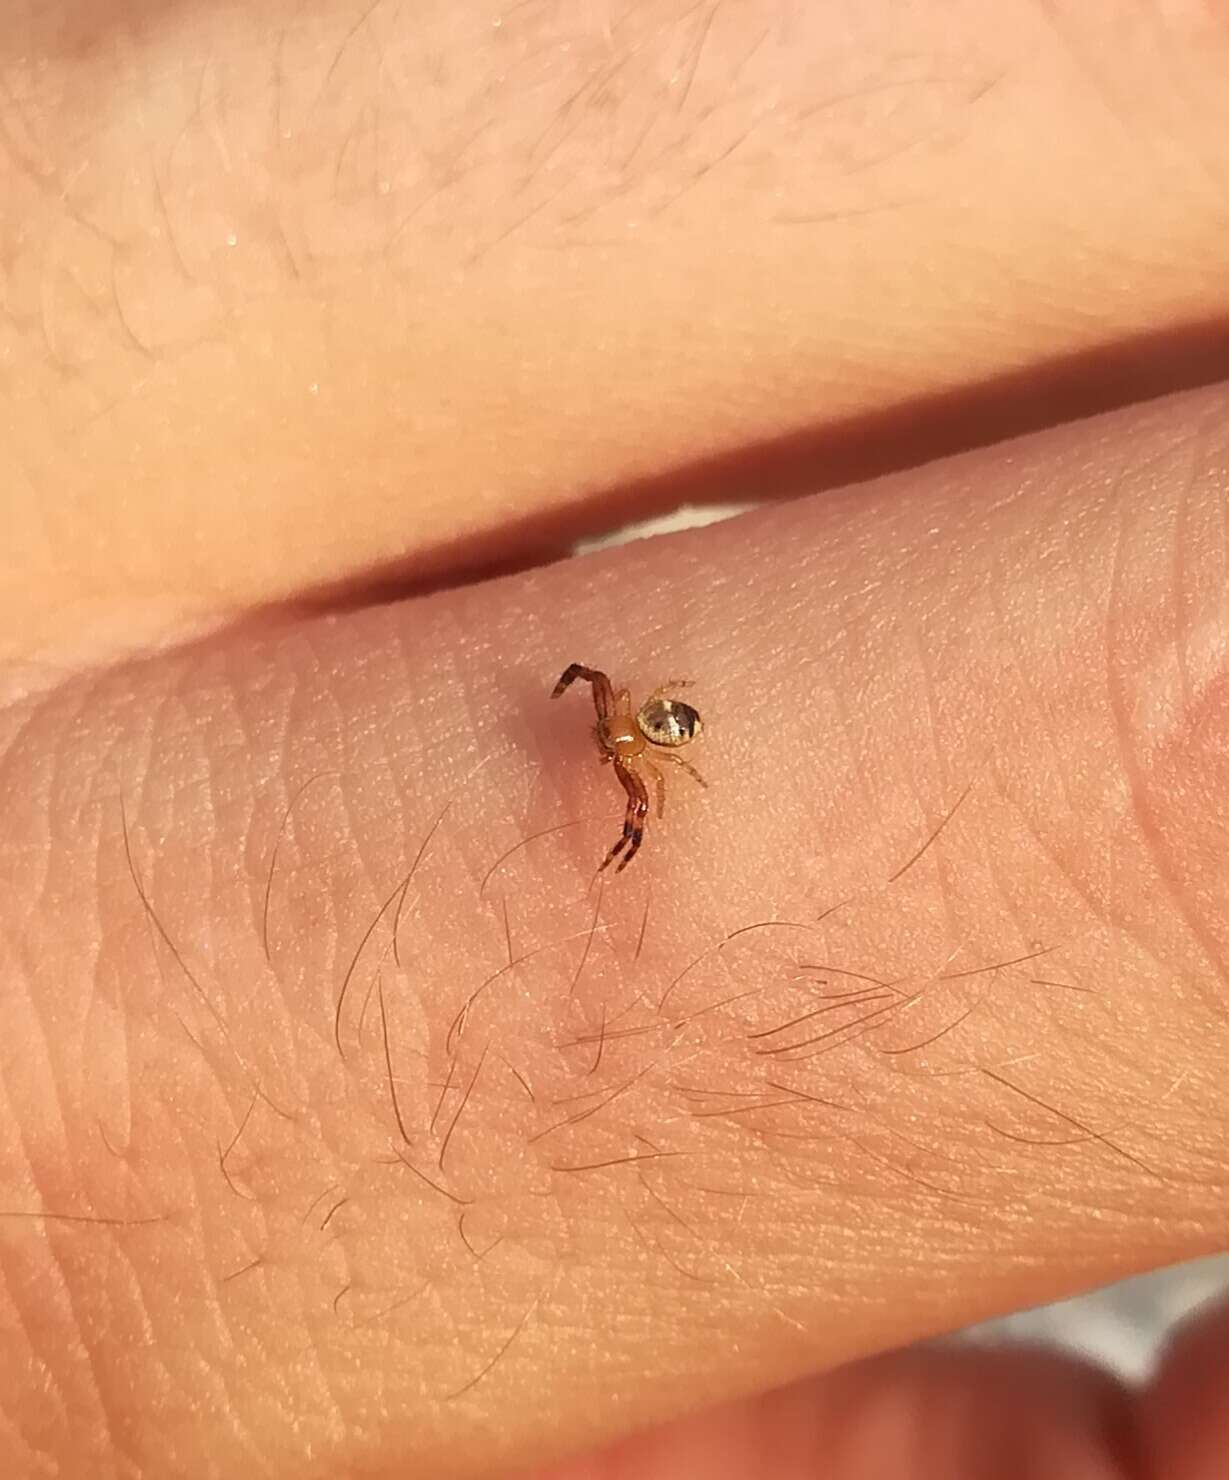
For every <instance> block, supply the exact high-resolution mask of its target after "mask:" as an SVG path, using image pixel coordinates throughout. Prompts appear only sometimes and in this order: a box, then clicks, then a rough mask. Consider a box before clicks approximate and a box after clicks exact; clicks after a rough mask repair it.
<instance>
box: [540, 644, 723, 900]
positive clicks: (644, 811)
mask: <svg viewBox="0 0 1229 1480" xmlns="http://www.w3.org/2000/svg"><path fill="white" fill-rule="evenodd" d="M578 678H583V679H584V680H585V682H586V683H588V684H591V685H592V686H593V707H594V709H596V710H597V724H596V725H595V726H594V727H593V734H594V737H595V738H596V740H597V744H598V749H599V750H600V751H601V753H602V760H603V761H606V762H609V763H610V764H612V765H613V766H614V768H615V775H616V776H617V777H618V778H619V783H620V785H621V786H622V787H623V790H624V791H625V792H626V793H627V815H626V816H625V817H624V819H623V836H622V837H621V838H619V839H618V841H617V842H616V843H615V844H614V846H613V847H612V848H611V850H610V852H609V853H607V855H606V857H605V858H604V859H603V860H602V864H601V867H600V868H599V869H598V872H599V873H600V872H601V870H602V869H604V868H606V867H607V865H609V864H611V863H613V862H614V860H615V859H616V858H618V857H619V854H620V853H622V852H623V850H624V848H626V849H627V852H626V853H625V854H624V856H623V858H622V859H621V860H620V862H619V866H618V868H617V869H616V870H615V872H616V873H622V871H623V870H624V869H625V868H626V867H627V865H628V864H629V863H630V862H631V861H632V859H633V858H635V856H636V854H637V853H638V852H639V851H640V843H641V840H642V839H643V837H644V820H645V818H646V817H647V816H648V812H649V793H648V788H647V787H646V786H645V784H644V777H643V776H642V775H641V774H640V767H641V766H642V765H643V766H646V767H647V768H648V770H649V771H650V772H651V773H652V775H653V779H654V781H655V783H656V787H657V815H658V817H661V816H662V815H663V813H664V812H665V809H666V778H665V776H663V775H662V773H661V771H660V770H659V769H658V766H657V762H658V761H659V760H661V761H672V762H673V763H674V764H675V765H676V766H682V768H683V770H684V771H686V772H687V774H688V775H689V776H690V777H691V778H692V779H693V780H694V781H698V782H699V783H700V785H701V786H707V785H708V782H707V781H705V779H704V777H703V776H701V775H700V773H699V771H697V770H696V768H695V767H694V766H693V765H692V764H691V762H690V761H685V760H684V759H683V758H682V756H681V755H675V754H674V753H673V752H674V751H675V750H677V749H678V747H679V746H680V745H686V744H687V743H688V742H689V741H691V740H694V739H695V738H696V736H697V735H698V734H699V733H700V715H699V713H698V711H696V710H695V709H693V708H692V707H691V705H690V704H684V703H683V701H682V700H681V699H669V698H666V697H665V696H666V693H667V691H668V690H670V689H680V688H687V687H688V686H689V685H688V681H687V680H686V679H672V680H671V681H670V682H669V683H664V684H661V685H660V686H659V687H658V688H655V689H654V690H653V692H652V693H651V694H650V695H649V697H648V698H647V699H646V700H645V701H644V703H643V704H642V705H641V706H640V708H639V709H637V710H636V711H635V713H633V712H632V698H631V694H630V693H629V692H628V691H627V689H619V690H618V691H617V692H616V690H615V689H614V687H613V685H612V684H611V682H610V680H609V678H607V677H606V675H605V674H604V673H603V672H602V671H601V670H600V669H598V668H586V667H585V665H584V664H583V663H569V664H568V666H567V667H566V668H565V669H564V670H563V673H562V674H561V675H560V678H559V682H558V683H557V684H556V685H555V687H554V691H553V692H552V694H551V698H552V699H557V698H558V697H559V695H560V694H562V693H563V691H564V689H566V688H567V687H568V685H569V684H571V683H574V682H575V681H576V680H577V679H578Z"/></svg>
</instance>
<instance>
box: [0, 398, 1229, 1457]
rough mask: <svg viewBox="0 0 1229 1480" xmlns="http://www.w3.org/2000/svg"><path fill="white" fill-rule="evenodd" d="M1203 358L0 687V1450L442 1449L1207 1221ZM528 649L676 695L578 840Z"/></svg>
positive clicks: (1066, 1283)
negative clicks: (1179, 387) (597, 542)
mask: <svg viewBox="0 0 1229 1480" xmlns="http://www.w3.org/2000/svg"><path fill="white" fill-rule="evenodd" d="M1225 409H1226V401H1225V395H1224V393H1223V392H1218V393H1209V394H1205V395H1202V396H1194V397H1187V398H1182V399H1179V400H1176V401H1171V402H1167V403H1164V404H1158V405H1154V406H1151V407H1148V408H1145V409H1141V410H1138V411H1136V412H1134V413H1132V414H1130V415H1122V416H1118V417H1115V418H1112V419H1109V420H1107V421H1103V422H1097V423H1093V424H1088V425H1084V426H1080V427H1077V428H1069V429H1065V430H1062V431H1057V432H1053V433H1050V434H1047V435H1046V436H1044V437H1040V438H1036V439H1033V440H1030V441H1028V442H1024V443H1018V444H1013V445H1011V446H1009V447H1006V448H1004V449H1000V450H998V451H995V452H986V453H982V454H978V455H977V456H973V457H969V458H967V459H961V460H957V461H954V462H952V463H949V464H945V465H935V466H932V467H930V468H928V469H925V470H922V471H919V472H918V473H917V474H916V475H913V476H911V477H910V478H909V479H908V480H899V479H898V480H892V481H888V482H886V483H884V484H881V485H876V486H873V487H863V488H859V489H858V490H857V491H856V492H854V493H851V494H849V495H841V496H839V497H830V498H825V499H813V500H808V501H804V502H799V503H797V504H793V505H783V506H780V507H778V508H775V509H772V510H770V511H766V512H765V513H763V514H761V515H758V516H756V517H754V518H750V519H747V520H744V521H736V522H735V523H733V524H728V525H722V526H717V527H715V528H712V529H709V530H704V531H698V532H695V533H693V534H690V535H688V536H685V537H681V538H675V539H668V540H662V541H658V542H651V543H649V544H647V545H645V546H644V547H642V548H640V549H637V550H626V549H625V550H618V551H612V552H609V553H607V554H605V555H603V556H600V557H596V558H593V559H590V560H585V561H575V562H568V563H565V564H562V565H560V566H557V567H554V568H551V569H549V570H543V571H539V572H535V573H533V574H530V575H527V576H523V577H519V578H516V579H512V580H506V581H500V582H495V583H491V584H490V585H485V586H481V587H475V588H473V589H470V590H461V591H451V592H446V593H440V594H438V595H436V596H433V597H431V598H428V599H425V600H422V601H419V602H414V603H409V604H405V605H400V606H391V607H387V608H379V609H373V610H369V611H365V612H356V613H350V614H348V615H346V616H345V617H335V618H333V619H329V620H325V619H319V620H316V621H303V622H299V623H294V624H287V625H286V626H284V627H283V628H281V629H279V630H277V631H275V632H271V633H266V634H265V635H263V636H261V635H258V634H252V633H248V634H244V633H240V632H231V633H229V634H227V635H226V636H225V638H218V639H217V640H215V641H214V642H213V643H210V644H206V645H202V646H201V647H198V648H196V649H191V650H184V651H182V652H179V653H176V654H173V655H166V656H164V657H162V658H160V659H158V660H156V661H150V662H147V663H145V664H141V665H131V666H127V667H124V668H117V669H115V670H112V671H109V672H106V673H100V674H98V675H95V676H93V677H92V678H89V679H84V678H83V679H81V680H80V681H79V682H78V683H76V684H75V685H69V686H66V687H65V688H64V689H63V690H61V691H58V692H57V693H55V694H52V695H48V696H46V697H45V698H43V699H42V700H39V701H33V700H32V701H28V702H26V703H25V704H23V705H20V706H14V707H12V708H10V709H9V710H7V711H4V712H2V713H0V803H2V808H3V815H4V818H5V826H4V828H3V829H0V883H2V887H0V979H2V980H3V982H4V984H5V990H4V992H3V993H2V994H0V1043H3V1044H5V1045H7V1048H6V1052H5V1055H4V1057H3V1059H2V1060H0V1066H2V1072H3V1089H4V1092H5V1096H6V1105H5V1113H4V1115H3V1116H0V1136H3V1137H4V1141H3V1144H2V1146H0V1165H3V1166H4V1167H6V1168H7V1169H9V1170H8V1177H9V1180H8V1184H7V1187H6V1191H5V1201H4V1203H3V1205H0V1211H5V1212H6V1213H7V1214H9V1216H8V1217H6V1218H4V1219H0V1238H2V1239H3V1240H4V1243H3V1250H4V1257H5V1259H6V1261H7V1263H6V1266H5V1267H6V1272H7V1274H8V1276H9V1278H8V1279H7V1280H6V1282H5V1286H4V1289H5V1291H6V1296H7V1299H8V1300H9V1301H10V1302H11V1307H10V1309H9V1310H8V1311H7V1313H6V1319H5V1322H4V1324H3V1327H2V1328H0V1329H3V1330H4V1331H5V1332H7V1333H8V1335H7V1337H6V1338H5V1339H6V1343H7V1344H6V1345H5V1346H4V1347H3V1348H2V1349H0V1356H2V1357H3V1360H4V1361H5V1364H6V1365H5V1367H4V1370H3V1371H2V1372H0V1393H3V1394H5V1395H6V1401H7V1403H8V1416H9V1422H10V1431H11V1432H12V1433H13V1434H15V1435H17V1436H19V1437H20V1439H21V1442H22V1444H24V1445H25V1446H26V1449H25V1450H23V1451H22V1452H23V1453H25V1454H28V1455H37V1456H38V1459H37V1464H38V1466H39V1467H41V1469H42V1470H44V1471H45V1470H46V1469H48V1468H53V1467H55V1465H58V1467H59V1468H60V1470H61V1471H62V1472H64V1473H83V1472H86V1473H88V1472H89V1470H90V1469H91V1468H97V1466H95V1465H94V1464H93V1461H92V1458H91V1456H93V1455H94V1454H96V1453H103V1452H106V1451H107V1450H108V1446H110V1445H115V1446H120V1445H122V1446H123V1447H124V1449H125V1461H124V1462H125V1463H126V1464H130V1467H134V1468H135V1467H138V1463H143V1464H145V1466H146V1468H148V1469H151V1470H153V1471H155V1472H161V1473H165V1471H166V1469H167V1468H168V1466H167V1462H166V1456H167V1454H168V1453H169V1452H171V1450H172V1449H175V1452H176V1453H179V1452H182V1453H184V1454H188V1455H189V1456H190V1457H196V1456H200V1455H208V1456H210V1463H212V1464H215V1465H216V1466H219V1467H221V1468H225V1469H228V1470H230V1471H236V1470H238V1469H240V1468H242V1467H246V1468H250V1467H251V1465H252V1455H253V1454H257V1455H258V1456H260V1457H261V1458H262V1461H263V1463H264V1467H265V1468H266V1469H267V1470H269V1471H271V1472H275V1473H286V1472H287V1471H292V1470H294V1469H296V1468H302V1466H303V1463H305V1462H306V1461H305V1460H304V1456H305V1454H306V1453H307V1452H308V1451H310V1452H311V1453H312V1454H313V1455H314V1456H316V1458H315V1460H313V1462H314V1463H318V1464H319V1465H322V1466H325V1467H328V1468H331V1469H332V1470H333V1471H334V1472H343V1473H344V1472H345V1470H346V1469H347V1468H350V1469H355V1468H358V1469H364V1470H366V1471H367V1472H369V1473H372V1474H380V1473H389V1474H394V1473H404V1472H405V1471H407V1470H408V1471H411V1472H419V1473H422V1472H426V1473H436V1474H442V1475H447V1474H456V1475H466V1474H483V1475H488V1474H491V1473H498V1471H499V1469H500V1467H501V1466H503V1467H505V1468H510V1467H512V1466H514V1465H518V1464H519V1465H524V1464H526V1463H529V1462H531V1461H537V1462H544V1461H545V1460H546V1459H547V1458H549V1457H551V1456H552V1455H555V1454H558V1455H563V1454H566V1453H574V1452H576V1451H577V1450H578V1449H581V1448H583V1447H585V1446H587V1445H589V1446H591V1445H595V1444H598V1443H600V1442H602V1441H603V1440H608V1439H611V1438H614V1437H616V1436H617V1435H618V1434H620V1433H622V1432H624V1431H626V1430H627V1429H628V1428H631V1427H644V1426H646V1425H648V1424H650V1423H652V1422H654V1421H664V1420H667V1419H670V1418H674V1417H677V1416H679V1415H680V1414H682V1413H685V1412H694V1411H696V1410H697V1409H699V1408H701V1407H703V1406H704V1405H705V1404H712V1403H715V1402H719V1401H722V1400H726V1399H732V1398H736V1397H738V1396H740V1395H744V1394H746V1393H748V1392H752V1391H759V1390H761V1389H762V1388H763V1387H764V1386H765V1385H766V1384H770V1385H776V1384H784V1383H787V1382H789V1381H791V1380H794V1379H796V1378H798V1377H799V1376H802V1375H805V1374H807V1373H811V1372H814V1371H817V1370H820V1369H822V1368H826V1367H832V1366H836V1365H839V1364H841V1363H845V1362H848V1361H850V1360H852V1359H854V1358H857V1357H859V1356H863V1355H867V1354H869V1353H872V1352H875V1351H880V1350H884V1349H887V1348H891V1347H894V1346H897V1345H900V1344H903V1343H905V1342H909V1341H912V1340H914V1339H916V1338H919V1337H921V1336H924V1335H927V1334H931V1333H934V1332H936V1331H939V1330H946V1329H950V1328H952V1327H954V1326H959V1325H961V1324H964V1323H965V1322H967V1321H970V1320H974V1319H977V1318H979V1317H982V1316H986V1315H989V1314H992V1313H994V1312H998V1311H1003V1310H1006V1309H1012V1308H1018V1307H1020V1306H1024V1305H1029V1304H1033V1303H1036V1302H1038V1301H1042V1300H1045V1299H1047V1298H1052V1297H1054V1296H1057V1295H1060V1294H1063V1293H1068V1292H1071V1291H1073V1290H1075V1289H1077V1288H1080V1287H1084V1286H1087V1285H1091V1284H1098V1283H1103V1282H1105V1281H1107V1280H1110V1279H1113V1278H1114V1277H1116V1276H1119V1275H1122V1274H1126V1273H1128V1272H1131V1271H1133V1270H1137V1269H1140V1268H1145V1267H1150V1266H1154V1265H1157V1264H1160V1263H1166V1262H1170V1261H1173V1260H1175V1259H1179V1258H1182V1257H1184V1256H1193V1255H1196V1254H1199V1253H1203V1252H1208V1251H1210V1250H1212V1249H1216V1248H1220V1247H1223V1246H1224V1243H1225V1239H1226V1234H1227V1228H1226V1207H1227V1206H1229V1202H1227V1200H1226V1197H1225V1182H1226V1166H1225V1148H1224V1139H1223V1137H1221V1136H1220V1135H1219V1134H1218V1131H1217V1128H1218V1127H1219V1126H1221V1125H1223V1124H1224V1123H1225V1120H1226V1117H1227V1114H1229V1105H1227V1103H1226V1094H1227V1087H1226V1079H1225V1075H1224V1072H1223V1065H1224V1062H1225V1060H1226V1050H1227V1048H1229V1044H1227V1043H1226V1018H1225V1010H1224V991H1223V981H1224V975H1225V972H1224V961H1225V959H1226V953H1227V952H1229V938H1227V931H1229V926H1227V924H1226V921H1227V920H1229V908H1227V907H1226V906H1227V904H1229V901H1227V900H1226V894H1225V878H1226V875H1225V870H1224V866H1223V860H1224V849H1225V820H1224V805H1223V798H1224V797H1225V795H1227V794H1229V775H1226V774H1225V764H1226V763H1225V755H1226V745H1225V743H1224V730H1225V723H1226V714H1227V713H1229V706H1227V705H1226V703H1225V693H1226V691H1227V690H1226V672H1227V671H1229V659H1227V658H1226V651H1225V638H1224V634H1225V631H1226V625H1227V623H1226V611H1225V601H1226V596H1225V593H1226V590H1227V589H1229V585H1227V582H1226V571H1225V558H1226V557H1225V546H1224V525H1223V487H1222V484H1223V479H1222V478H1221V476H1220V469H1221V466H1222V464H1223V462H1224V458H1225V437H1224V427H1225V425H1226V418H1225ZM663 593H669V596H670V599H669V601H663ZM572 661H579V662H584V663H588V664H596V665H599V666H601V667H602V668H603V669H604V670H605V671H607V672H608V673H609V675H610V676H611V677H612V679H613V680H614V681H615V682H616V683H618V684H623V683H626V684H628V685H629V686H631V687H632V689H633V691H634V695H639V694H642V693H646V692H648V691H650V690H651V689H652V688H653V686H654V684H655V683H657V682H659V681H660V678H661V676H662V675H663V674H668V673H670V672H686V673H687V674H688V675H689V676H693V677H695V679H696V680H697V683H696V687H695V689H694V690H692V691H689V692H690V693H691V694H692V697H693V699H694V702H695V706H696V708H697V710H698V711H699V712H700V713H701V715H702V717H703V721H704V726H703V730H702V733H701V735H700V738H699V739H698V740H696V742H695V747H696V748H695V760H696V762H697V763H698V765H699V766H700V768H701V769H702V772H703V774H704V775H705V777H706V779H707V780H708V781H709V783H710V786H709V788H708V789H707V790H701V789H700V788H697V787H694V786H692V785H691V784H690V781H689V778H686V777H683V778H678V780H679V785H678V787H677V789H676V790H675V792H674V794H673V797H672V798H671V803H672V804H671V806H670V807H669V808H668V810H667V818H666V821H665V822H664V823H663V824H661V825H660V826H656V827H655V826H654V825H653V821H652V819H650V821H649V826H648V830H647V831H646V834H645V842H644V847H643V848H642V849H641V851H640V853H639V854H638V855H637V857H636V859H635V861H634V863H633V865H632V866H631V867H629V868H628V869H627V870H626V871H625V872H624V873H622V874H618V875H611V874H609V873H608V874H607V875H606V876H605V883H604V887H603V888H601V889H592V888H591V887H590V885H591V881H592V877H593V871H594V869H595V867H596V864H597V863H598V862H599V860H600V859H601V857H602V855H603V853H604V851H605V849H606V848H607V846H608V845H609V841H610V836H611V832H612V830H613V827H614V824H612V821H611V816H610V814H611V813H612V812H613V811H615V809H616V807H617V806H618V805H619V804H621V803H622V800H623V797H622V793H621V791H620V790H619V788H618V786H617V784H616V778H615V777H614V776H613V775H612V773H611V770H610V768H609V767H606V768H603V767H602V766H600V765H599V764H598V763H597V761H596V759H595V756H594V748H593V744H592V736H591V734H590V725H591V718H590V716H589V714H588V712H587V706H586V705H585V704H584V703H582V702H581V701H580V699H579V698H578V699H577V702H576V703H575V704H569V703H567V702H565V700H563V699H560V700H552V699H551V698H550V688H551V684H552V683H553V682H554V680H555V677H556V676H557V675H558V674H559V673H560V671H561V670H562V669H563V667H564V665H565V664H567V663H569V662H572ZM81 1220H84V1221H81ZM91 1220H102V1221H91ZM47 1363H51V1364H52V1365H53V1368H54V1380H52V1379H50V1378H49V1377H48V1375H47V1373H46V1371H45V1365H46V1364H47ZM206 1387H208V1389H209V1391H216V1392H223V1391H224V1392H225V1393H226V1395H227V1397H226V1401H225V1402H223V1401H222V1399H221V1398H219V1399H218V1401H217V1403H216V1404H211V1405H210V1406H205V1405H203V1404H202V1402H201V1400H200V1398H199V1394H200V1393H201V1392H202V1391H203V1390H205V1388H206ZM527 1393H531V1394H534V1395H535V1397H534V1400H533V1401H528V1400H527V1399H526V1394H527ZM545 1393H549V1394H550V1401H549V1403H547V1402H545V1401H542V1400H540V1397H539V1396H537V1395H541V1394H545ZM236 1405H237V1407H238V1410H239V1411H240V1413H241V1419H235V1418H234V1417H233V1415H234V1412H235V1411H236ZM64 1408H67V1409H68V1410H69V1411H71V1412H72V1413H73V1414H74V1416H75V1421H74V1423H73V1424H72V1425H66V1424H63V1423H62V1422H61V1421H60V1419H59V1416H58V1415H59V1414H60V1413H61V1412H62V1410H63V1409H64ZM176 1446H178V1447H177V1448H176ZM48 1455H50V1456H51V1458H48ZM134 1455H135V1456H136V1458H132V1456H134ZM83 1456H84V1457H83ZM53 1460H54V1462H55V1465H53V1463H52V1461H53ZM33 1464H34V1461H31V1465H30V1466H27V1468H28V1469H29V1468H31V1467H33ZM184 1468H187V1469H189V1470H190V1469H191V1468H192V1464H191V1462H190V1459H189V1460H185V1463H184ZM197 1468H201V1466H200V1465H197Z"/></svg>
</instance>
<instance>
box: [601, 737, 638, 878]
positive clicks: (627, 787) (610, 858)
mask: <svg viewBox="0 0 1229 1480" xmlns="http://www.w3.org/2000/svg"><path fill="white" fill-rule="evenodd" d="M615 775H616V776H617V777H618V778H619V781H620V784H621V785H622V787H623V790H624V791H625V792H626V793H627V815H626V816H625V817H624V819H623V836H622V837H621V838H620V839H619V841H618V842H617V843H616V844H615V845H614V847H613V848H612V849H611V850H610V852H609V853H607V855H606V857H605V858H604V859H603V860H602V868H599V869H598V873H601V871H602V869H603V868H606V867H607V865H609V864H611V863H613V862H614V860H615V859H616V858H618V856H619V854H620V853H622V852H623V849H624V848H627V853H626V855H625V856H624V857H623V858H622V859H621V860H620V862H619V867H618V868H617V869H616V870H615V873H617V874H618V873H622V872H623V870H624V869H625V868H626V867H627V865H628V864H629V863H630V862H631V861H632V859H633V858H635V856H636V854H637V853H638V852H639V851H640V843H641V840H642V839H643V837H644V819H645V818H646V817H647V816H648V812H649V793H648V791H647V789H646V788H645V784H644V782H643V781H642V780H641V779H640V777H639V776H637V774H636V773H635V771H633V770H632V769H631V767H630V766H623V765H620V764H619V762H618V761H617V760H616V761H615Z"/></svg>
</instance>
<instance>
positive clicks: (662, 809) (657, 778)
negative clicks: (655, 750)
mask: <svg viewBox="0 0 1229 1480" xmlns="http://www.w3.org/2000/svg"><path fill="white" fill-rule="evenodd" d="M643 759H644V763H645V765H646V766H647V767H648V768H649V770H650V771H652V773H653V782H654V785H655V786H656V788H657V816H658V818H659V819H660V818H662V817H664V816H665V815H666V778H665V777H664V776H663V775H662V773H661V771H660V770H659V769H658V767H657V766H656V765H655V764H654V763H653V762H652V761H651V760H650V759H649V758H648V756H647V755H646V756H644V758H643Z"/></svg>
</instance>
